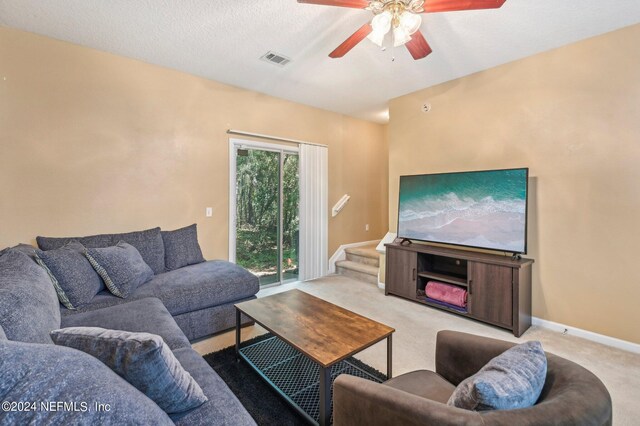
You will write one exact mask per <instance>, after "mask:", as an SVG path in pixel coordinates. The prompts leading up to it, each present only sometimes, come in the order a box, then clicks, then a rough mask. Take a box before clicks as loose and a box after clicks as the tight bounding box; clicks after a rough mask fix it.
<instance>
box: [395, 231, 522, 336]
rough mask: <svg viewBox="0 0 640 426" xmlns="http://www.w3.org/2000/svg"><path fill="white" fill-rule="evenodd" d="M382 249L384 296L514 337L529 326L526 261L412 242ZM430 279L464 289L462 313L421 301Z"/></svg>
mask: <svg viewBox="0 0 640 426" xmlns="http://www.w3.org/2000/svg"><path fill="white" fill-rule="evenodd" d="M386 248H387V260H386V280H385V281H386V284H385V294H386V295H389V294H392V295H394V296H399V297H402V298H405V299H408V300H411V301H414V302H418V303H421V304H423V305H427V306H430V307H433V308H436V309H441V310H444V311H446V312H451V313H454V314H457V315H462V316H464V317H467V318H472V319H475V320H478V321H482V322H485V323H488V324H492V325H496V326H498V327H502V328H506V329H508V330H511V331H512V332H513V334H514V336H516V337H520V336H521V335H522V333H524V332H525V331H526V330H527V329H528V328H529V327H530V326H531V269H532V265H533V260H532V259H512V258H511V257H507V256H500V255H495V254H488V253H481V252H474V251H467V250H459V249H452V248H445V247H437V246H431V245H426V244H417V243H411V244H405V245H401V244H398V243H392V244H386ZM430 280H433V281H440V282H443V283H447V284H452V285H455V286H458V287H460V288H464V289H465V290H466V291H467V306H466V312H464V311H459V310H457V309H454V308H450V307H447V306H443V305H440V304H438V303H432V302H430V301H428V300H426V298H425V295H424V291H425V287H426V285H427V283H428V282H429V281H430Z"/></svg>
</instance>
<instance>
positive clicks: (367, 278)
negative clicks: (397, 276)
mask: <svg viewBox="0 0 640 426" xmlns="http://www.w3.org/2000/svg"><path fill="white" fill-rule="evenodd" d="M343 262H347V261H346V260H345V261H343ZM360 265H361V264H360ZM347 266H348V265H347ZM336 272H337V273H338V274H340V275H343V276H345V277H349V278H353V279H354V280H358V281H363V282H365V283H371V284H378V275H370V274H368V273H365V272H360V271H356V270H355V269H347V268H345V267H342V266H339V265H337V264H336Z"/></svg>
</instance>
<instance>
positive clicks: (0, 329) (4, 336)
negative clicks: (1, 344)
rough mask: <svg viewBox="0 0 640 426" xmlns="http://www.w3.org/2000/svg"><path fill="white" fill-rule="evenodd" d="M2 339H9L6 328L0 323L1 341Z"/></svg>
mask: <svg viewBox="0 0 640 426" xmlns="http://www.w3.org/2000/svg"><path fill="white" fill-rule="evenodd" d="M2 340H7V335H6V334H4V329H3V328H2V326H1V325H0V341H2Z"/></svg>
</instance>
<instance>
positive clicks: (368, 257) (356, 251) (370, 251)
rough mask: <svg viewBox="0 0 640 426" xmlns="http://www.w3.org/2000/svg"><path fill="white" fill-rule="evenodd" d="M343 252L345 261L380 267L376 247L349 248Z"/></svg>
mask: <svg viewBox="0 0 640 426" xmlns="http://www.w3.org/2000/svg"><path fill="white" fill-rule="evenodd" d="M344 252H345V254H346V257H347V260H351V261H353V262H358V263H364V264H365V265H371V266H375V267H378V266H380V254H379V253H378V252H377V251H376V246H364V247H349V248H347V249H345V250H344Z"/></svg>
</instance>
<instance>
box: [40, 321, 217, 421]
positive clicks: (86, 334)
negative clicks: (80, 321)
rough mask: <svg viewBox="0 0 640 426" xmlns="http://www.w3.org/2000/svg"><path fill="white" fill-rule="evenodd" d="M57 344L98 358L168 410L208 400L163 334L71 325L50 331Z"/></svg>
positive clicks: (184, 407)
mask: <svg viewBox="0 0 640 426" xmlns="http://www.w3.org/2000/svg"><path fill="white" fill-rule="evenodd" d="M51 338H52V339H53V341H54V343H55V344H56V345H62V346H67V347H70V348H74V349H78V350H80V351H82V352H86V353H88V354H89V355H93V356H94V357H96V358H98V359H99V360H100V361H102V362H103V363H104V364H106V365H107V366H108V367H109V368H111V369H112V370H113V371H114V372H116V373H117V374H118V375H119V376H121V377H122V378H124V379H125V380H126V381H128V382H129V383H131V384H132V385H133V386H135V387H136V388H137V389H138V390H139V391H141V392H142V393H144V394H145V395H147V396H148V397H149V398H151V399H152V400H153V401H154V402H155V403H156V404H158V406H159V407H160V408H162V409H163V410H164V411H165V412H167V413H170V414H172V413H180V412H183V411H187V410H191V409H193V408H196V407H199V406H200V405H202V404H203V403H205V402H206V401H207V397H206V396H205V394H204V392H202V388H200V385H198V383H197V382H196V381H195V380H194V379H193V377H191V374H189V373H188V372H187V371H186V370H185V369H184V368H183V367H182V365H181V364H180V362H179V361H178V360H177V359H176V357H175V355H173V352H171V350H170V349H169V347H168V346H167V344H166V343H165V342H164V341H163V340H162V337H160V336H157V335H155V334H149V333H131V332H128V331H119V330H105V329H104V328H98V327H70V328H63V329H60V330H54V331H52V332H51Z"/></svg>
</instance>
